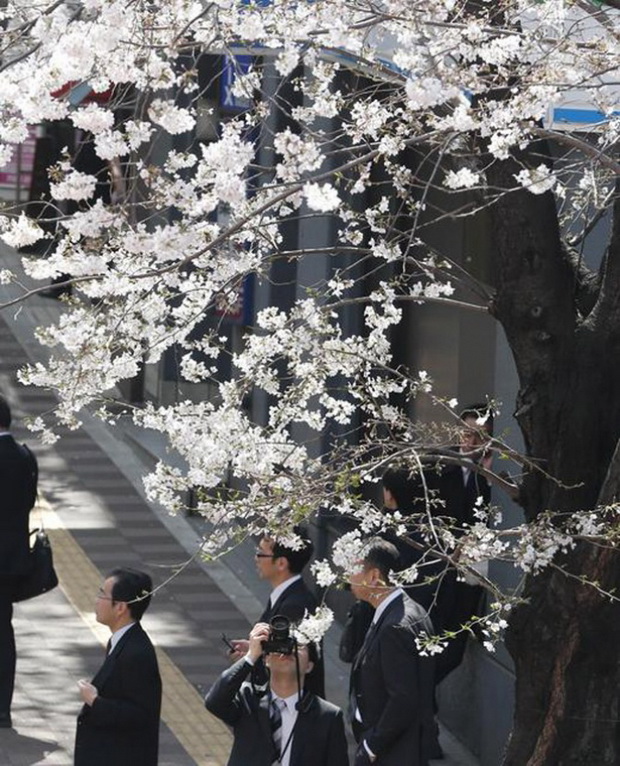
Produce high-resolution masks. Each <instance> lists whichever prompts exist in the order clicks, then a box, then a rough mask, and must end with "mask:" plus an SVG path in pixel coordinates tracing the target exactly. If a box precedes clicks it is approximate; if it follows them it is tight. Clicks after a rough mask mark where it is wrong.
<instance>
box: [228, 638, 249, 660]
mask: <svg viewBox="0 0 620 766" xmlns="http://www.w3.org/2000/svg"><path fill="white" fill-rule="evenodd" d="M230 643H231V644H232V645H233V648H232V649H230V650H229V651H228V656H229V657H230V659H231V660H240V659H241V658H242V657H245V655H246V654H247V653H248V649H249V648H250V642H249V641H248V640H247V639H246V638H234V639H233V640H232V641H231V642H230Z"/></svg>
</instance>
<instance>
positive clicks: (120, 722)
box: [75, 623, 161, 766]
mask: <svg viewBox="0 0 620 766" xmlns="http://www.w3.org/2000/svg"><path fill="white" fill-rule="evenodd" d="M92 683H93V684H94V685H95V686H96V687H97V689H98V691H99V696H98V697H97V698H96V699H95V701H94V703H93V704H92V706H90V707H89V706H88V705H84V706H83V707H82V710H81V712H80V714H79V716H78V721H77V731H76V738H75V766H157V751H158V746H159V715H160V709H161V679H160V677H159V668H158V666H157V657H156V656H155V650H154V649H153V645H152V644H151V641H150V639H149V637H148V636H147V634H146V633H145V632H144V631H143V630H142V627H141V625H140V623H137V624H136V625H134V626H133V627H131V628H130V629H129V630H128V631H127V632H126V633H125V635H124V636H122V637H121V639H120V641H119V642H118V644H117V645H116V647H115V649H114V651H113V652H112V653H111V654H109V655H108V657H106V659H105V662H104V663H103V665H102V666H101V668H100V669H99V671H98V673H97V675H96V676H95V677H94V678H93V681H92Z"/></svg>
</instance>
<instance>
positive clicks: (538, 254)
mask: <svg viewBox="0 0 620 766" xmlns="http://www.w3.org/2000/svg"><path fill="white" fill-rule="evenodd" d="M520 160H522V161H527V158H520ZM539 161H540V160H539V159H538V162H539ZM518 167H521V165H520V166H517V165H516V163H515V164H512V163H510V162H506V163H501V164H496V165H495V166H493V168H492V169H491V171H490V173H489V181H490V184H491V185H492V186H493V187H495V188H504V189H508V188H513V189H514V181H513V179H514V175H515V174H516V173H517V172H518ZM493 216H494V222H495V226H494V229H495V232H494V233H495V239H496V247H497V259H496V261H497V266H496V274H495V287H496V295H497V297H496V302H495V305H494V312H495V315H496V316H497V318H498V320H499V321H500V322H501V324H502V325H503V327H504V329H505V331H506V335H507V338H508V342H509V344H510V346H511V349H512V351H513V354H514V357H515V362H516V366H517V371H518V374H519V381H520V391H519V396H518V401H517V411H516V412H515V416H516V418H517V420H518V422H519V425H520V427H521V430H522V432H523V435H524V440H525V444H526V452H527V455H528V456H529V458H530V459H531V460H532V461H533V464H535V465H536V466H538V468H540V469H541V470H532V471H530V472H529V474H528V475H527V476H526V478H525V480H524V484H523V488H522V494H521V502H522V504H523V508H524V512H525V515H526V518H527V519H528V520H533V519H535V518H536V517H537V516H538V515H539V514H540V513H541V512H543V511H546V510H552V511H556V512H572V511H576V510H588V509H593V508H595V507H596V506H597V502H598V499H599V496H601V498H602V500H604V501H605V502H609V501H610V498H614V497H615V496H616V495H617V494H618V490H619V488H620V457H619V454H618V453H617V452H616V446H617V444H618V439H619V437H620V338H619V330H620V322H619V321H617V314H618V301H619V296H620V280H619V279H618V277H617V275H616V273H615V271H616V269H618V270H620V266H619V265H618V264H619V261H620V259H619V258H618V257H617V255H618V254H617V250H618V248H620V225H619V223H618V221H619V219H620V216H619V215H618V214H617V211H616V216H615V219H614V221H615V226H614V232H613V238H614V239H613V242H612V247H611V248H610V253H609V257H608V259H607V262H606V264H605V266H604V273H602V275H601V287H600V293H599V295H598V298H597V300H596V302H595V304H594V306H593V307H592V308H591V311H590V312H589V313H588V314H585V315H584V314H583V313H581V312H580V311H579V307H578V301H577V298H576V296H577V295H578V293H579V289H580V285H579V284H578V279H579V276H578V274H577V272H576V271H575V270H573V269H572V268H571V266H570V264H569V261H568V259H567V258H566V257H565V254H564V252H563V250H562V246H561V242H560V236H559V227H558V222H557V213H556V208H555V203H554V200H553V198H552V195H551V194H549V193H548V194H545V195H541V196H535V195H532V194H529V193H527V192H522V191H513V192H512V193H511V194H509V195H506V196H505V197H504V198H502V199H501V200H500V201H499V202H498V203H497V204H496V205H495V207H494V209H493ZM615 523H616V522H615V520H614V518H613V515H611V516H610V524H615ZM554 564H555V565H556V567H557V568H556V567H552V568H548V569H547V570H545V571H544V572H543V574H541V575H538V576H536V577H530V578H529V579H528V582H527V585H526V589H525V594H524V595H525V596H526V598H527V599H528V603H526V604H525V605H523V606H520V607H519V608H517V609H516V610H515V611H514V614H513V615H512V618H511V620H510V627H509V630H508V634H507V640H506V643H507V647H508V649H509V651H510V653H511V655H512V657H513V659H514V662H515V669H516V690H515V691H516V707H515V718H514V726H513V733H512V736H511V739H510V742H509V745H508V749H507V752H506V755H505V760H504V766H577V765H578V764H580V765H581V764H583V765H585V764H588V766H607V764H609V765H610V766H611V765H612V764H613V765H614V766H615V764H618V763H620V721H619V719H620V716H619V714H618V712H619V711H618V706H619V698H620V692H619V689H620V608H619V607H618V605H617V604H616V603H615V602H611V601H610V599H608V598H605V597H604V596H603V595H601V593H600V592H599V591H597V590H596V589H595V588H594V587H592V586H590V585H585V584H582V579H581V578H585V579H587V580H588V581H590V582H597V583H599V584H600V586H601V588H602V589H604V590H607V591H615V590H616V588H618V585H619V584H620V554H618V553H617V552H616V551H615V550H613V549H611V548H608V547H598V546H594V545H591V544H585V543H584V544H580V545H579V546H578V547H577V548H575V549H574V550H572V551H571V552H570V553H568V554H565V555H562V556H560V557H556V560H555V561H554ZM619 592H620V591H619Z"/></svg>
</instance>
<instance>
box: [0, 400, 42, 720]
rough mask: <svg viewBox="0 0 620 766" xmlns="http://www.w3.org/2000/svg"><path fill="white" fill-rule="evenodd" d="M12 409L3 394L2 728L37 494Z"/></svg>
mask: <svg viewBox="0 0 620 766" xmlns="http://www.w3.org/2000/svg"><path fill="white" fill-rule="evenodd" d="M10 427H11V409H10V407H9V405H8V403H7V401H6V399H5V398H4V397H3V396H0V728H5V729H6V728H10V727H11V726H12V722H11V700H12V698H13V688H14V685H15V660H16V652H15V634H14V632H13V625H12V619H13V600H12V594H13V590H14V588H15V586H16V584H17V583H18V582H19V579H20V578H21V577H23V576H24V575H26V574H27V573H28V568H29V566H30V560H29V552H30V545H29V539H28V514H29V513H30V510H31V508H32V507H33V506H34V504H35V500H36V497H37V461H36V459H35V457H34V455H33V454H32V452H30V450H29V449H28V448H27V447H25V446H24V445H22V444H18V443H17V442H16V441H15V439H14V438H13V437H12V436H11V433H10V432H9V428H10Z"/></svg>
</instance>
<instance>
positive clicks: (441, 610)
mask: <svg viewBox="0 0 620 766" xmlns="http://www.w3.org/2000/svg"><path fill="white" fill-rule="evenodd" d="M460 417H461V420H462V421H463V429H462V431H461V438H460V443H459V445H458V446H457V447H455V448H454V452H456V453H458V454H459V455H460V456H462V457H463V458H466V459H467V460H470V461H471V463H472V465H471V466H469V465H463V466H461V465H445V466H443V468H442V470H441V474H440V476H439V496H440V498H441V500H442V501H443V503H444V505H443V508H442V509H441V510H440V511H439V513H440V515H442V516H446V517H448V518H450V519H451V520H452V522H453V523H454V531H455V535H456V537H457V538H458V537H459V536H460V534H462V533H463V531H464V530H466V529H467V527H468V526H469V525H471V524H473V523H474V522H475V521H476V516H475V513H476V510H477V509H478V508H479V509H480V510H481V511H482V510H484V509H485V508H486V507H487V506H488V505H489V503H490V501H491V486H490V484H489V482H488V481H487V480H486V478H485V477H484V476H483V475H482V473H479V472H478V471H477V470H476V467H477V466H480V467H481V468H483V469H486V470H491V464H492V462H493V455H492V453H491V451H490V450H488V449H487V445H488V443H489V441H490V439H491V438H492V434H493V413H492V411H491V409H490V408H489V406H488V405H487V404H472V405H470V406H468V407H466V408H465V409H464V410H463V411H462V412H461V415H460ZM483 595H484V593H483V588H482V587H481V586H480V585H477V584H469V583H467V582H462V581H461V580H458V579H457V576H456V572H455V571H454V570H450V571H449V572H448V573H447V574H446V576H445V577H444V578H443V580H442V582H441V586H440V587H439V589H438V592H437V603H436V605H435V609H434V610H433V611H432V612H431V615H432V618H433V622H434V623H435V626H436V628H437V629H438V630H442V631H451V632H455V633H457V635H456V636H455V637H454V638H453V639H451V640H450V641H449V642H448V645H447V647H446V648H445V649H444V651H443V652H442V653H441V654H440V655H439V657H438V660H437V683H440V682H441V681H443V679H444V678H446V676H448V675H449V674H450V673H451V672H452V671H453V670H455V669H456V668H457V667H458V666H459V665H460V664H461V662H462V661H463V656H464V654H465V648H466V646H467V641H468V636H469V635H470V634H469V632H468V631H463V630H462V626H463V625H465V624H467V623H468V622H469V621H470V620H471V619H472V617H474V616H476V615H479V614H480V613H481V609H482V599H483Z"/></svg>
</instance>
